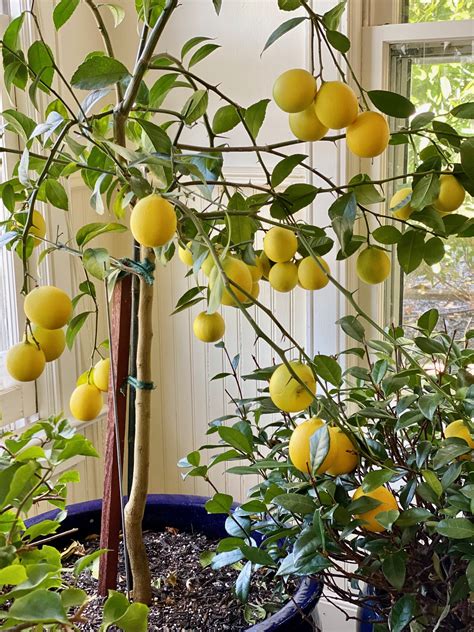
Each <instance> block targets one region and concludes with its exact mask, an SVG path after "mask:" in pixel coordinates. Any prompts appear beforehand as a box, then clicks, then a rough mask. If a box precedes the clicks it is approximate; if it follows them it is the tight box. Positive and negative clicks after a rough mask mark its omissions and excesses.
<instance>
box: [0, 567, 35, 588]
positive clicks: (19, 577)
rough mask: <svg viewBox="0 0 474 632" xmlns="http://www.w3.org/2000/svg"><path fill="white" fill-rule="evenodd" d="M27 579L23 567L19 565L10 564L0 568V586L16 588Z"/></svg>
mask: <svg viewBox="0 0 474 632" xmlns="http://www.w3.org/2000/svg"><path fill="white" fill-rule="evenodd" d="M27 579H28V575H27V574H26V570H25V567H24V566H22V565H21V564H11V565H10V566H5V567H4V568H0V586H5V584H9V585H11V586H18V584H22V583H23V582H26V580H27Z"/></svg>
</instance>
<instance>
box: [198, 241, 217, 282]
mask: <svg viewBox="0 0 474 632" xmlns="http://www.w3.org/2000/svg"><path fill="white" fill-rule="evenodd" d="M214 248H215V250H216V253H217V254H220V253H221V252H222V246H221V245H220V244H215V245H214ZM214 265H215V264H214V258H213V256H212V254H211V253H209V254H208V255H207V257H206V258H205V259H204V261H203V262H202V265H201V270H202V271H203V272H204V274H205V276H207V277H209V276H210V274H211V272H212V269H213V267H214Z"/></svg>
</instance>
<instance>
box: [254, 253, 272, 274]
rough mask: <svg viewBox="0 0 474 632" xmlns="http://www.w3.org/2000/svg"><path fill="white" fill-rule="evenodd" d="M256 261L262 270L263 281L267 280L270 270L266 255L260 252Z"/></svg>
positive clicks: (270, 265) (270, 266)
mask: <svg viewBox="0 0 474 632" xmlns="http://www.w3.org/2000/svg"><path fill="white" fill-rule="evenodd" d="M257 260H258V263H259V265H260V268H261V270H262V277H263V278H264V279H268V275H269V274H270V270H271V268H272V264H271V262H270V259H269V258H268V257H267V255H266V254H265V253H264V252H262V253H260V254H259V256H258V257H257Z"/></svg>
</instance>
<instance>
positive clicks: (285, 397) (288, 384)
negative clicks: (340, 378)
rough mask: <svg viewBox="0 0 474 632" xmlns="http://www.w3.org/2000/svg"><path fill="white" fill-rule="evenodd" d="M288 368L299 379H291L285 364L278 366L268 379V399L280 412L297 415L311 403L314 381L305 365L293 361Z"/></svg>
mask: <svg viewBox="0 0 474 632" xmlns="http://www.w3.org/2000/svg"><path fill="white" fill-rule="evenodd" d="M290 366H291V368H292V369H293V372H294V373H295V374H296V376H297V377H298V378H299V379H298V380H296V379H295V378H294V377H293V375H292V374H291V373H290V371H289V369H288V368H287V366H286V365H285V364H280V366H279V367H278V368H277V369H275V371H274V372H273V374H272V377H271V379H270V398H271V400H272V402H273V403H274V404H275V406H276V407H277V408H279V409H280V410H284V411H285V412H287V413H297V412H299V411H301V410H304V409H305V408H307V407H308V406H309V405H310V404H311V403H312V401H313V399H314V394H315V393H316V381H315V379H314V375H313V372H312V371H311V369H310V368H309V366H307V365H306V364H303V363H302V362H297V361H293V362H290ZM307 389H309V392H308V390H307Z"/></svg>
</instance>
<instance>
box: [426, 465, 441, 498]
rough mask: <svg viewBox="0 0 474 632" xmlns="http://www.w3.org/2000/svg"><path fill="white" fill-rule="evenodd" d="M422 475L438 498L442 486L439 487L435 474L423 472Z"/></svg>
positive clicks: (429, 471) (427, 471) (428, 471)
mask: <svg viewBox="0 0 474 632" xmlns="http://www.w3.org/2000/svg"><path fill="white" fill-rule="evenodd" d="M422 474H423V478H424V479H425V481H426V482H427V483H428V485H429V486H430V487H431V489H432V490H433V491H434V493H435V494H436V496H437V497H438V498H440V496H441V494H442V493H443V486H442V485H441V483H440V481H439V479H438V477H437V476H436V474H435V473H434V472H433V471H432V470H423V472H422Z"/></svg>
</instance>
